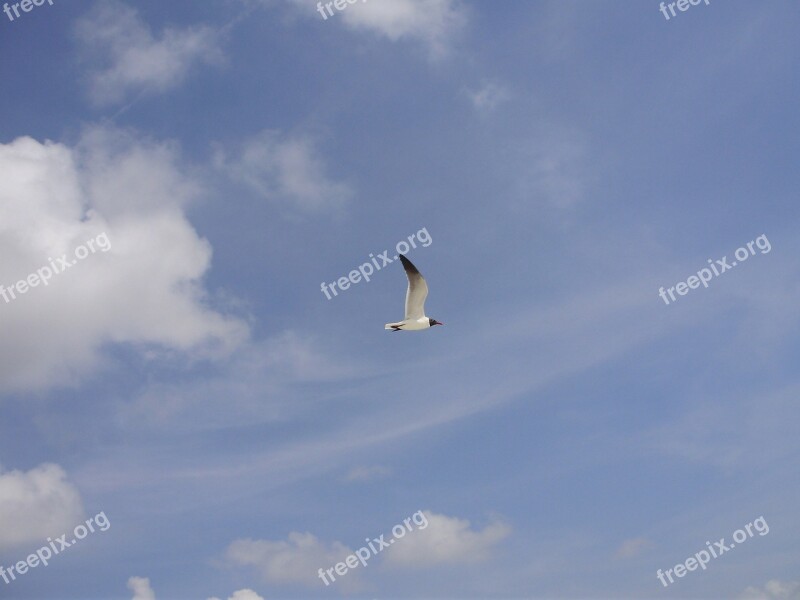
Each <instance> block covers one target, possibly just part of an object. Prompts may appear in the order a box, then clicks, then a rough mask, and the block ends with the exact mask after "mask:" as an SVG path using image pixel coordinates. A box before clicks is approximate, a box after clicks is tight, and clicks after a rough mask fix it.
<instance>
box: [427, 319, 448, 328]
mask: <svg viewBox="0 0 800 600" xmlns="http://www.w3.org/2000/svg"><path fill="white" fill-rule="evenodd" d="M428 321H429V322H430V324H431V327H433V326H434V325H444V323H441V322H439V321H437V320H436V319H428Z"/></svg>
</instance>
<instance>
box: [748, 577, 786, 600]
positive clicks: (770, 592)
mask: <svg viewBox="0 0 800 600" xmlns="http://www.w3.org/2000/svg"><path fill="white" fill-rule="evenodd" d="M739 599H740V600H800V582H798V581H780V580H779V579H770V580H769V581H768V582H767V583H766V584H765V585H764V587H763V588H757V587H752V586H751V587H749V588H747V589H746V590H745V591H744V592H742V594H741V595H740V596H739Z"/></svg>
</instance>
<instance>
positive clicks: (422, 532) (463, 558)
mask: <svg viewBox="0 0 800 600" xmlns="http://www.w3.org/2000/svg"><path fill="white" fill-rule="evenodd" d="M423 513H424V514H425V517H426V518H427V519H428V526H427V527H426V528H425V529H415V530H414V531H411V532H409V533H407V534H406V536H405V537H403V538H402V540H398V541H397V543H395V544H394V545H393V546H392V547H391V548H390V549H388V550H387V551H386V564H387V565H393V566H399V567H430V566H434V565H439V564H460V563H474V562H479V561H483V560H486V559H488V558H489V555H490V550H491V549H492V548H493V547H494V546H495V545H496V544H497V543H498V542H499V541H500V540H502V539H503V538H505V537H506V536H508V534H509V533H511V529H510V528H509V527H508V525H506V524H505V523H502V522H500V521H496V520H495V521H493V522H492V523H490V524H489V525H487V526H486V527H485V528H484V529H483V530H481V531H476V530H473V529H471V528H470V523H469V521H467V520H465V519H459V518H457V517H448V516H446V515H440V514H436V513H433V512H430V511H427V510H426V511H423Z"/></svg>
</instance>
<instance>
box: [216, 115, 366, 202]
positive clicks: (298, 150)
mask: <svg viewBox="0 0 800 600" xmlns="http://www.w3.org/2000/svg"><path fill="white" fill-rule="evenodd" d="M214 162H215V165H216V166H217V168H219V169H221V170H222V171H223V172H225V173H226V174H227V175H228V176H229V177H230V178H231V179H232V180H234V181H236V182H239V183H241V184H244V185H246V186H247V187H249V188H250V189H252V190H253V191H254V192H256V193H257V194H259V195H260V196H261V197H262V198H264V199H266V200H269V201H271V202H275V203H279V204H283V205H288V206H291V207H293V208H295V209H298V210H300V211H302V212H306V213H317V212H325V211H330V210H336V209H338V208H341V207H342V206H343V205H344V204H345V203H346V202H347V200H348V199H349V198H350V197H351V195H352V190H351V189H350V187H349V186H348V185H347V184H344V183H340V182H337V181H334V180H332V179H330V178H329V176H328V175H327V168H326V166H325V161H324V160H323V159H322V157H321V156H320V153H319V151H318V150H317V148H316V147H315V145H314V143H313V142H312V140H311V139H309V138H306V137H302V136H297V135H294V136H288V135H282V134H280V133H279V132H277V131H270V130H266V131H263V132H261V133H259V134H258V135H256V136H255V137H254V138H252V139H250V140H248V141H246V142H245V143H244V144H243V145H242V146H241V147H240V148H238V149H237V150H236V151H234V152H232V153H228V152H226V151H225V150H223V149H222V148H217V151H216V153H215V156H214Z"/></svg>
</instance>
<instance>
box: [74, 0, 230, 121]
mask: <svg viewBox="0 0 800 600" xmlns="http://www.w3.org/2000/svg"><path fill="white" fill-rule="evenodd" d="M76 37H77V39H78V42H79V44H80V45H81V49H82V50H83V52H84V53H85V54H86V55H87V57H88V59H89V60H90V61H91V62H92V69H91V71H90V73H89V84H90V89H89V92H90V97H91V99H92V100H93V101H94V102H95V103H96V104H97V105H100V106H103V105H109V104H114V103H117V102H120V101H122V100H124V99H125V97H126V96H127V95H128V94H129V93H131V92H138V91H149V92H163V91H165V90H168V89H170V88H173V87H176V86H177V85H179V84H180V83H181V82H182V81H183V80H184V79H185V77H186V75H187V73H188V72H189V70H190V68H191V67H192V66H194V65H195V64H197V63H214V62H219V61H220V60H221V59H222V52H221V50H220V48H219V39H218V35H217V33H216V32H215V31H214V30H212V29H210V28H208V27H188V28H184V29H173V28H166V29H164V31H163V32H162V33H161V35H160V36H154V35H153V33H152V32H151V31H150V28H149V27H148V26H147V24H145V23H144V22H143V21H142V20H141V19H140V18H139V15H138V14H137V11H136V10H134V9H132V8H130V7H128V6H127V5H126V4H123V3H122V2H117V1H116V0H111V1H108V2H103V3H98V4H97V5H96V6H95V7H94V8H93V9H92V10H91V11H89V13H88V14H87V15H86V16H85V17H83V18H82V19H80V20H79V21H78V23H77V26H76Z"/></svg>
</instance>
